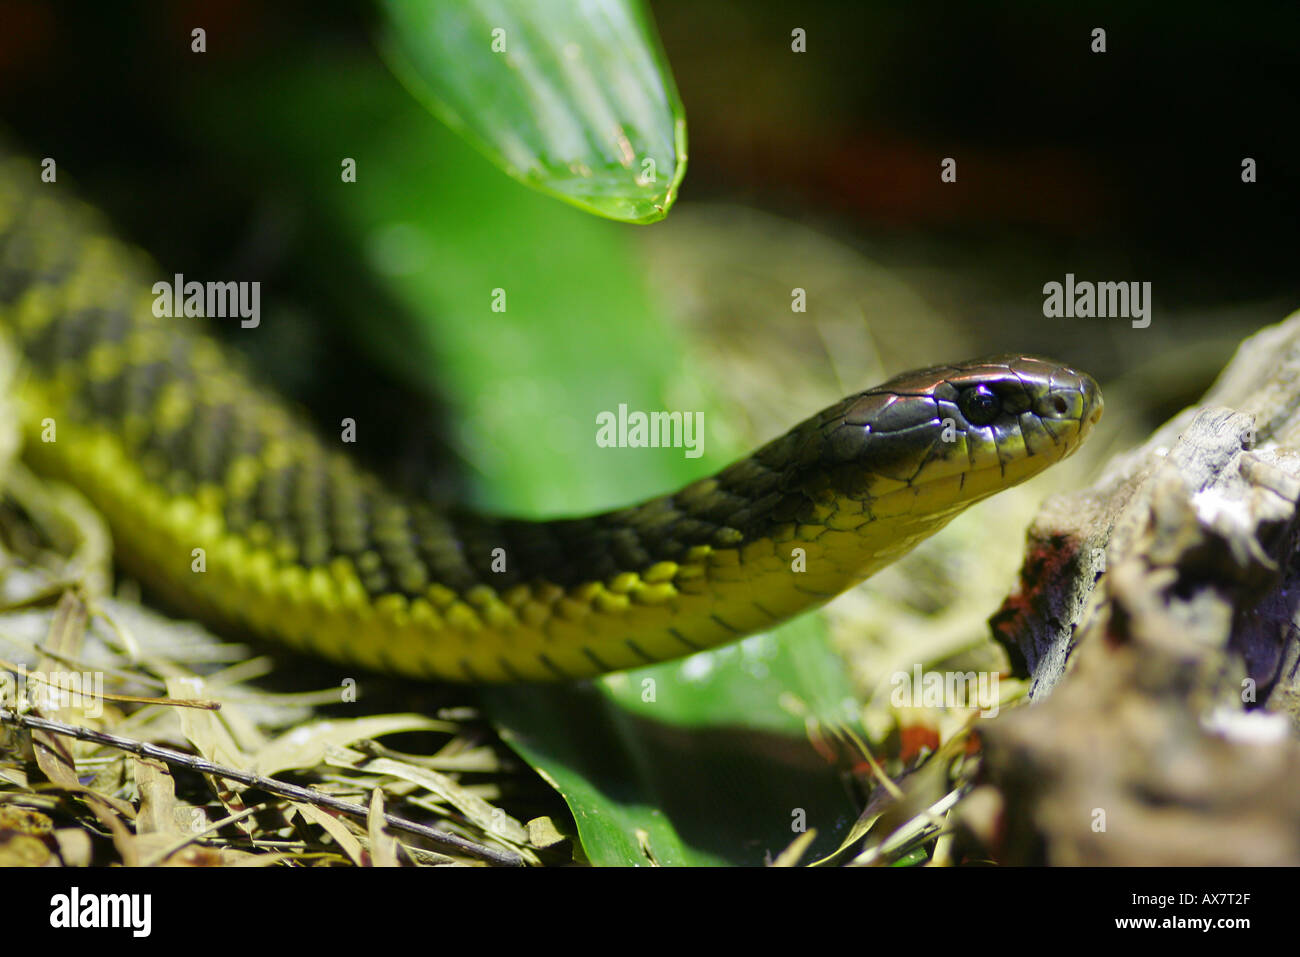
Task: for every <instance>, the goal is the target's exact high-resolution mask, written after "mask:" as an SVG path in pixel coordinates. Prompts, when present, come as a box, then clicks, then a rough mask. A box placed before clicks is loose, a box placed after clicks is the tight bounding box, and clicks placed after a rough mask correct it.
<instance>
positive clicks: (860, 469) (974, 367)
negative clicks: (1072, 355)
mask: <svg viewBox="0 0 1300 957" xmlns="http://www.w3.org/2000/svg"><path fill="white" fill-rule="evenodd" d="M835 411H836V413H837V414H835V415H831V416H828V417H827V418H826V420H825V421H824V425H823V431H822V436H823V439H824V445H823V448H822V463H821V464H822V466H823V467H824V468H826V467H829V470H832V471H833V472H834V474H835V476H836V482H837V484H838V485H839V491H840V492H842V493H844V494H848V495H851V496H853V497H855V498H863V499H873V500H880V499H883V498H885V497H887V496H888V497H890V498H892V499H893V500H894V501H893V502H892V503H891V507H892V508H893V509H897V510H901V509H904V508H908V509H911V510H913V511H916V512H917V513H920V512H922V511H925V510H930V511H935V512H939V511H942V512H949V513H951V512H955V511H956V510H959V509H961V508H963V507H965V506H966V505H969V504H971V503H972V502H974V501H977V500H979V499H981V498H984V497H985V496H987V495H991V494H992V493H994V492H997V491H999V490H1001V489H1003V488H1007V487H1009V486H1011V485H1015V484H1017V483H1019V482H1023V481H1025V480H1026V479H1028V478H1031V477H1033V476H1034V475H1037V474H1038V473H1039V472H1041V471H1042V470H1043V469H1045V468H1047V467H1048V466H1049V465H1052V464H1054V463H1056V462H1059V461H1061V460H1062V459H1064V458H1065V457H1066V456H1068V455H1070V454H1071V453H1073V452H1074V451H1075V449H1077V448H1078V447H1079V445H1080V444H1081V443H1082V442H1083V440H1084V439H1085V438H1086V437H1087V435H1088V433H1089V432H1090V431H1091V429H1092V427H1093V426H1094V425H1095V424H1096V423H1097V420H1098V419H1100V417H1101V411H1102V397H1101V389H1100V388H1099V387H1098V386H1097V383H1096V381H1095V380H1094V379H1093V378H1092V377H1091V376H1089V375H1087V374H1086V373H1083V372H1079V371H1078V370H1076V369H1073V368H1071V367H1070V366H1067V365H1064V364H1062V363H1060V362H1055V361H1052V360H1050V359H1043V358H1039V357H1036V356H1025V355H1001V356H991V357H988V358H983V359H976V360H973V361H970V362H964V363H960V364H957V365H948V366H934V367H932V368H929V369H920V370H917V371H914V372H908V373H905V374H903V375H900V376H897V377H896V378H893V379H890V380H889V381H888V382H885V383H882V384H881V385H879V386H877V387H875V388H873V389H869V390H867V391H866V392H863V393H860V394H859V395H857V396H852V397H850V398H849V399H846V400H844V402H843V403H841V405H840V406H839V407H837V409H836V410H835ZM895 493H897V494H895ZM880 504H881V506H882V508H883V506H884V503H883V502H881V503H880ZM873 511H877V512H878V510H877V509H875V508H873ZM900 513H901V512H900Z"/></svg>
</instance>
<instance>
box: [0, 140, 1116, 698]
mask: <svg viewBox="0 0 1300 957" xmlns="http://www.w3.org/2000/svg"><path fill="white" fill-rule="evenodd" d="M66 193H67V189H66V188H65V187H64V186H62V185H54V184H43V183H42V182H41V181H40V176H39V170H38V169H37V167H36V166H35V164H33V163H31V162H29V161H26V160H23V159H19V158H15V157H12V156H6V155H5V154H4V153H3V152H0V330H3V331H4V333H5V334H7V335H8V336H9V337H10V338H12V339H13V340H14V342H15V343H16V345H17V347H18V349H19V350H20V352H21V355H22V356H23V359H24V374H23V375H22V377H21V384H20V386H19V396H18V398H19V400H20V403H21V408H22V410H23V425H24V432H25V436H26V455H27V458H28V459H29V461H30V462H31V463H32V464H33V465H34V466H35V467H36V468H37V469H38V470H39V471H41V472H43V473H45V474H48V475H51V476H55V477H58V478H61V479H63V480H65V481H67V482H69V483H71V484H72V485H74V486H75V487H77V488H78V489H80V490H81V491H82V492H83V493H84V494H85V495H86V496H87V497H88V498H89V499H90V500H91V501H92V502H93V503H94V504H95V506H96V507H97V508H98V509H99V510H100V511H101V512H102V513H103V514H104V516H105V517H106V518H107V519H108V522H109V524H110V526H111V528H112V531H113V535H114V542H115V547H116V549H117V554H118V558H119V561H120V562H121V563H122V564H123V565H124V566H125V567H126V568H127V569H129V570H130V571H131V572H132V573H133V574H135V575H137V576H139V577H140V578H141V579H142V580H144V581H145V582H147V583H148V584H150V585H151V586H153V587H155V588H157V589H158V590H159V591H161V592H162V593H163V594H164V595H165V596H166V597H167V598H168V599H170V600H171V601H173V602H175V603H176V604H177V605H178V606H180V607H181V608H183V609H184V610H186V611H188V612H190V613H193V614H196V615H198V616H199V617H201V618H204V619H206V620H209V621H213V622H215V623H217V624H224V625H228V626H233V627H237V628H247V629H251V630H252V631H254V632H256V633H258V634H261V635H263V636H267V637H271V638H274V639H278V640H280V641H284V642H287V643H289V644H291V645H293V646H296V647H298V648H301V649H304V650H308V651H310V652H313V653H316V654H319V655H323V656H326V657H328V658H331V659H334V660H336V661H340V662H355V663H358V664H362V665H365V666H369V667H373V668H378V669H381V670H387V671H390V672H396V673H401V674H406V675H414V676H429V677H437V678H442V679H452V680H461V681H513V680H554V679H563V678H577V677H583V676H589V675H593V674H599V673H602V672H606V671H612V670H617V669H621V668H627V667H632V666H636V665H643V664H647V663H650V662H657V661H662V660H666V659H670V658H675V657H679V656H681V655H685V654H689V653H692V652H694V651H697V650H699V649H702V648H707V647H710V646H712V645H715V644H719V643H721V642H727V641H731V640H734V639H736V638H737V637H739V636H742V635H745V634H747V633H750V632H753V631H756V630H758V629H762V628H766V627H770V626H772V625H774V624H776V623H777V622H780V621H782V620H784V619H787V618H789V617H791V616H793V615H796V614H798V613H799V612H802V611H804V610H807V609H809V608H812V607H815V606H817V605H820V604H822V603H823V602H825V601H827V600H828V599H830V598H831V597H833V596H835V595H837V594H839V593H840V592H842V591H843V590H845V589H846V588H848V587H850V586H851V585H853V584H855V583H857V582H859V581H861V580H862V579H864V578H866V577H867V576H868V575H870V574H872V573H873V572H874V571H876V570H878V569H879V568H881V567H882V566H884V565H886V564H888V563H889V562H891V561H893V560H894V559H896V558H897V557H899V556H900V555H902V554H903V553H904V552H906V551H907V550H908V549H910V548H911V547H912V546H913V545H915V544H916V543H917V542H918V541H919V540H921V539H922V538H924V537H926V536H927V535H930V534H931V533H932V532H934V531H936V530H937V529H939V528H941V527H942V526H943V525H944V524H945V523H947V522H948V521H949V520H950V519H951V518H952V517H953V516H954V515H956V514H957V513H958V512H960V511H961V510H962V509H964V508H966V507H967V506H968V505H970V504H971V503H973V502H976V501H978V500H980V499H982V498H985V497H987V496H989V495H991V494H993V493H995V492H997V491H1000V490H1001V489H1004V488H1007V487H1008V486H1011V485H1014V484H1016V483H1018V482H1021V481H1023V480H1025V479H1027V478H1029V477H1031V476H1033V475H1035V474H1037V473H1038V472H1040V471H1041V470H1043V469H1044V468H1046V467H1047V466H1049V465H1051V464H1052V463H1054V462H1057V461H1059V460H1061V459H1062V458H1064V457H1065V456H1067V455H1069V454H1070V453H1071V452H1073V451H1074V449H1075V448H1076V447H1077V446H1078V445H1079V443H1080V442H1081V441H1082V440H1083V439H1084V437H1085V436H1086V434H1087V432H1088V430H1089V429H1090V428H1091V426H1092V424H1093V423H1094V422H1095V421H1096V419H1097V418H1098V417H1099V416H1100V414H1101V395H1100V392H1099V390H1098V388H1097V385H1096V383H1095V382H1093V380H1092V379H1091V378H1090V377H1088V376H1087V375H1085V374H1083V373H1080V372H1076V371H1075V370H1073V369H1070V368H1068V367H1066V366H1063V365H1060V364H1058V363H1054V362H1050V361H1048V360H1045V359H1039V358H1033V357H1029V356H1019V355H1015V356H1000V357H996V358H990V359H985V360H979V361H973V362H966V363H960V364H956V365H951V366H939V367H936V368H931V369H925V370H920V371H916V372H910V373H907V374H905V375H901V376H898V377H897V378H894V379H891V380H889V381H888V382H885V383H883V384H882V385H879V386H877V387H875V388H873V389H868V390H867V391H865V392H862V393H859V394H857V395H852V396H849V397H848V398H846V399H844V400H842V401H841V402H839V403H837V404H835V405H833V406H831V407H830V408H828V409H826V410H824V411H822V412H820V413H818V414H817V415H814V416H813V417H812V418H810V419H807V420H806V421H804V422H801V423H800V424H798V425H796V426H795V427H794V428H793V429H791V430H790V431H789V432H787V433H786V434H785V435H782V436H781V437H780V438H777V439H775V440H774V441H772V442H770V443H768V444H767V445H765V446H763V447H762V448H760V449H759V450H758V451H756V452H755V453H754V454H752V455H750V456H749V457H748V458H745V459H742V460H740V461H739V462H736V463H735V464H734V465H731V466H730V467H728V468H726V469H724V470H723V471H721V472H719V473H718V474H716V475H714V476H711V477H709V478H705V479H702V480H700V481H697V482H695V483H693V484H691V485H688V486H687V487H686V488H684V489H682V490H681V491H679V492H677V493H675V494H673V495H666V496H664V497H662V498H656V499H653V500H651V501H648V502H645V503H642V504H639V505H635V506H633V507H630V508H625V509H620V510H618V511H613V512H609V513H606V514H602V515H595V516H591V517H586V518H575V519H564V520H556V521H544V522H529V521H520V520H510V519H500V518H493V517H488V516H483V515H478V514H471V513H467V512H461V513H448V512H444V511H441V510H439V509H437V508H435V507H433V506H432V505H431V504H429V503H426V502H422V501H417V500H412V499H409V498H406V497H403V496H401V495H399V494H397V493H396V492H394V491H391V490H390V489H388V488H387V487H386V486H385V485H384V484H383V483H381V482H380V481H379V480H378V479H377V478H376V477H374V476H373V475H371V474H370V473H368V472H366V471H365V470H363V469H362V468H361V467H359V466H358V465H356V464H355V463H354V462H353V461H352V460H351V459H350V458H349V457H348V456H347V455H346V454H345V453H344V452H343V449H342V445H341V443H331V442H330V441H328V440H327V439H322V438H321V437H319V436H318V435H317V434H316V433H315V432H314V431H313V430H312V429H310V428H309V427H308V426H307V425H306V424H305V423H304V422H303V421H302V420H301V419H300V418H299V417H298V416H297V415H296V414H295V413H294V412H293V411H291V410H290V409H289V408H288V407H287V406H286V405H284V404H283V403H281V402H280V401H279V400H277V399H276V398H275V397H274V396H273V395H271V394H269V393H268V392H266V391H265V390H263V389H262V388H260V387H258V386H256V385H254V384H253V383H252V382H251V381H250V380H249V379H248V378H247V377H246V376H245V374H244V373H243V372H241V371H240V369H239V367H238V365H237V364H235V363H232V362H231V361H230V359H229V357H228V356H227V355H226V354H225V352H224V351H223V349H222V347H220V346H219V345H218V344H217V343H215V342H214V341H213V340H211V339H210V338H207V337H206V336H204V335H202V334H201V333H200V332H199V331H198V330H197V329H196V325H199V324H200V322H201V321H200V320H197V319H192V318H191V319H186V318H158V317H155V315H154V313H153V308H152V307H153V301H154V296H153V294H152V292H151V287H152V285H153V283H154V282H156V281H158V280H160V279H170V276H169V275H168V274H167V273H165V272H164V271H163V270H162V269H160V268H159V267H157V266H156V265H154V264H152V263H151V262H150V261H149V260H148V258H147V257H144V256H143V255H142V254H140V253H139V252H136V251H134V250H132V249H131V248H129V247H127V246H125V245H124V244H122V243H120V242H119V241H118V240H116V239H114V238H113V237H112V235H111V233H110V232H109V231H108V230H107V229H106V227H105V226H104V224H103V223H102V222H101V221H100V219H99V218H98V216H96V215H95V214H94V212H93V211H91V210H89V209H87V208H86V207H84V206H81V205H79V204H77V203H76V202H75V201H73V200H70V199H68V198H66V196H65V194H66ZM51 424H52V425H54V427H55V429H54V441H47V439H49V438H50V436H49V434H44V435H43V432H46V433H48V429H45V428H43V426H48V425H51ZM197 549H201V550H202V555H203V556H204V562H203V566H199V565H197V564H196V561H195V556H196V555H197V554H200V553H199V552H197V551H196V550H197ZM498 550H503V551H498ZM503 556H504V558H505V561H504V562H502V561H500V559H501V558H502V557H503ZM494 559H496V561H495V562H494ZM503 565H504V570H500V571H497V570H494V567H495V568H498V569H500V568H502V566H503ZM197 567H204V570H202V571H199V570H196V568H197Z"/></svg>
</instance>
